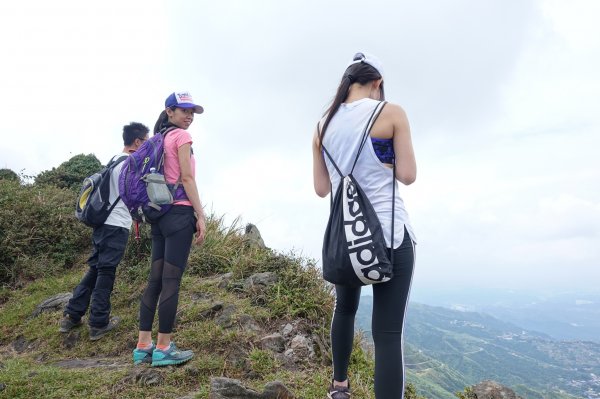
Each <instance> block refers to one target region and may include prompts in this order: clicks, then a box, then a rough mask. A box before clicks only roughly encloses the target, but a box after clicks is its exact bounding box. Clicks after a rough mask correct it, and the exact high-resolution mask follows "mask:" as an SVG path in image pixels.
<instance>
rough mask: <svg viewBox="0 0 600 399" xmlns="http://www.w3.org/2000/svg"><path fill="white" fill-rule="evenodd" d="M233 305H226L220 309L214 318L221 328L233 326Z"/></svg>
mask: <svg viewBox="0 0 600 399" xmlns="http://www.w3.org/2000/svg"><path fill="white" fill-rule="evenodd" d="M235 310H236V308H235V306H233V305H227V306H225V307H224V308H223V310H222V311H221V314H220V315H219V316H217V317H216V318H215V323H216V324H217V325H219V326H221V327H223V328H231V327H233V315H234V314H235Z"/></svg>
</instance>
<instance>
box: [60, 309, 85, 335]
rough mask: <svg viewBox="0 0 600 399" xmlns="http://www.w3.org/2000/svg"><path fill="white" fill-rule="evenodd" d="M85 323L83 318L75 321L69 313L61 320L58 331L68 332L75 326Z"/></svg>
mask: <svg viewBox="0 0 600 399" xmlns="http://www.w3.org/2000/svg"><path fill="white" fill-rule="evenodd" d="M82 325H83V320H81V319H79V321H75V320H73V319H72V318H71V316H69V315H68V314H67V315H65V317H63V319H62V320H61V321H60V327H59V329H58V331H60V332H61V333H67V332H69V331H71V330H72V329H74V328H77V327H81V326H82Z"/></svg>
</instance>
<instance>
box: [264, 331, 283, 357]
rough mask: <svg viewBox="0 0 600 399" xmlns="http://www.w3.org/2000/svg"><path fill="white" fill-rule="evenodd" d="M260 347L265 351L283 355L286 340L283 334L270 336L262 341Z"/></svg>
mask: <svg viewBox="0 0 600 399" xmlns="http://www.w3.org/2000/svg"><path fill="white" fill-rule="evenodd" d="M260 345H261V347H262V348H263V349H267V350H270V351H273V352H277V353H281V352H283V351H284V350H285V339H284V338H283V336H282V335H281V334H278V333H275V334H270V335H267V336H265V337H262V338H261V339H260Z"/></svg>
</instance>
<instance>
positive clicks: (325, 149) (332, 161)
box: [317, 122, 344, 178]
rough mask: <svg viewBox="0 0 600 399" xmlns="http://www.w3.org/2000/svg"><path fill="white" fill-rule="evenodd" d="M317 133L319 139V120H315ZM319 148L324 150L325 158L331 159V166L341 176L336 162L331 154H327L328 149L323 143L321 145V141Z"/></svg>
mask: <svg viewBox="0 0 600 399" xmlns="http://www.w3.org/2000/svg"><path fill="white" fill-rule="evenodd" d="M317 134H318V135H319V139H320V138H321V126H320V125H319V122H317ZM321 148H322V149H323V152H325V155H327V158H329V160H330V161H331V164H332V165H333V167H334V168H335V170H336V171H337V172H338V174H339V175H340V177H341V178H343V177H344V175H343V174H342V172H341V171H340V168H338V166H337V164H336V163H335V161H334V160H333V158H332V157H331V154H329V151H327V148H325V145H323V143H322V142H321Z"/></svg>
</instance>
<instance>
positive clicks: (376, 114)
mask: <svg viewBox="0 0 600 399" xmlns="http://www.w3.org/2000/svg"><path fill="white" fill-rule="evenodd" d="M385 104H387V102H386V101H381V102H379V104H377V106H376V107H375V109H374V110H373V113H371V116H370V117H369V120H368V121H367V124H366V125H365V129H364V130H363V133H362V139H361V143H360V146H359V147H358V152H357V153H356V157H355V158H354V163H353V164H352V169H351V170H350V173H348V174H350V175H351V174H352V172H354V167H355V166H356V162H357V161H358V157H359V156H360V153H361V152H362V149H363V147H364V146H365V142H366V141H367V137H368V136H369V132H370V131H371V127H373V124H374V123H375V121H376V120H377V118H378V117H379V114H381V111H382V110H383V107H385ZM317 134H318V135H319V139H320V138H321V127H320V126H319V123H317ZM321 148H323V151H324V152H325V155H327V158H329V160H330V161H331V164H332V165H333V167H334V168H335V170H336V171H337V172H338V174H339V175H340V177H341V178H342V179H343V178H344V174H343V173H342V172H341V171H340V168H339V167H338V166H337V164H336V163H335V161H334V160H333V158H332V157H331V154H329V151H327V148H325V145H324V144H323V142H321Z"/></svg>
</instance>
